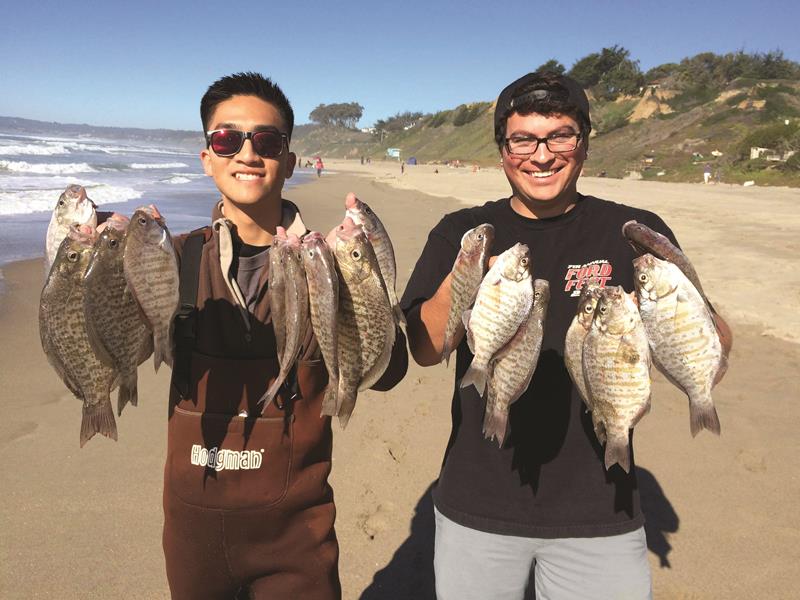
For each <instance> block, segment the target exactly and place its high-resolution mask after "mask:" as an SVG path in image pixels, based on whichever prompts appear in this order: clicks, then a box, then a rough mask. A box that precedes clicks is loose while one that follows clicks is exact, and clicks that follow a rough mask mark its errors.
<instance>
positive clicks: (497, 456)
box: [401, 196, 677, 538]
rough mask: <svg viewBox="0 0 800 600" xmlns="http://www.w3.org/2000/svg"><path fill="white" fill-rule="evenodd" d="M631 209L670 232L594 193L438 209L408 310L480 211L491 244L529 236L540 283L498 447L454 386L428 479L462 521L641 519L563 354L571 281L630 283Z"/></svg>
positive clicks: (556, 525)
mask: <svg viewBox="0 0 800 600" xmlns="http://www.w3.org/2000/svg"><path fill="white" fill-rule="evenodd" d="M631 219H635V220H636V221H638V222H640V223H643V224H645V225H647V226H649V227H650V228H651V229H654V230H655V231H658V232H660V233H663V234H664V235H666V236H667V237H669V239H670V240H672V241H673V243H677V242H675V238H674V236H673V234H672V232H671V231H670V230H669V228H668V227H667V226H666V224H665V223H664V222H663V221H662V220H661V219H660V218H659V217H658V216H657V215H655V214H654V213H651V212H648V211H645V210H640V209H636V208H631V207H629V206H624V205H622V204H616V203H614V202H609V201H606V200H601V199H599V198H594V197H592V196H581V197H580V199H579V201H578V202H577V204H576V205H575V207H574V208H573V209H572V210H571V211H569V212H567V213H565V214H563V215H560V216H558V217H553V218H550V219H528V218H525V217H523V216H521V215H519V214H518V213H516V212H514V210H513V209H512V208H511V204H510V201H509V199H508V198H505V199H502V200H497V201H495V202H488V203H486V204H484V205H483V206H479V207H474V208H466V209H463V210H460V211H457V212H454V213H451V214H449V215H446V216H445V217H444V218H443V219H442V220H441V221H440V222H439V224H438V225H437V226H436V227H435V228H434V229H433V230H432V231H431V233H430V235H429V236H428V242H427V244H426V245H425V248H424V249H423V251H422V255H421V256H420V258H419V260H418V261H417V264H416V267H415V268H414V272H413V273H412V275H411V278H410V280H409V282H408V285H407V287H406V290H405V293H404V294H403V299H402V302H401V305H402V307H403V309H404V310H405V311H406V312H408V311H409V310H410V309H411V308H413V307H414V306H416V305H418V304H420V303H422V302H424V301H425V300H427V299H428V298H430V297H431V296H433V294H434V293H435V292H436V290H437V289H438V287H439V285H440V284H441V282H442V280H443V279H444V278H445V277H446V276H447V274H448V273H449V272H450V270H451V269H452V267H453V262H454V261H455V259H456V255H457V254H458V251H459V248H460V242H461V237H462V236H463V234H464V233H465V232H466V231H467V230H469V229H472V228H473V227H476V226H477V225H480V224H481V223H491V224H492V225H494V228H495V241H494V247H493V249H492V251H491V254H492V255H494V256H496V255H498V254H500V253H501V252H503V251H505V250H507V249H508V248H510V247H511V246H513V245H514V244H515V243H517V242H522V243H525V244H527V245H528V248H530V251H531V257H532V263H533V276H534V277H535V278H540V279H546V280H547V281H548V282H549V283H550V305H549V308H548V311H547V319H546V321H545V328H544V339H543V343H542V350H541V354H540V356H539V363H538V365H537V368H536V372H535V374H534V376H533V379H532V381H531V384H530V386H529V387H528V389H527V390H526V392H525V393H524V394H523V395H522V396H521V397H520V398H519V400H517V402H515V403H514V404H513V405H512V406H511V414H510V418H509V435H508V437H507V439H506V442H505V444H504V446H503V448H502V449H500V448H498V447H497V442H496V441H494V440H487V439H485V438H484V436H483V433H482V424H483V415H484V410H485V406H486V403H485V401H484V400H482V399H481V398H480V397H479V396H478V393H477V391H476V390H475V388H474V386H469V387H467V388H466V389H460V388H459V387H458V386H457V385H456V386H455V391H454V393H453V402H452V418H453V429H452V433H451V435H450V440H449V442H448V445H447V450H446V451H445V457H444V461H443V463H442V470H441V474H440V476H439V481H438V484H437V486H436V488H435V490H434V502H435V504H436V507H437V508H438V509H439V511H441V512H442V513H443V514H444V515H445V516H447V517H448V518H449V519H451V520H453V521H456V522H457V523H460V524H462V525H464V526H466V527H471V528H473V529H478V530H481V531H487V532H492V533H500V534H508V535H518V536H528V537H541V538H558V537H596V536H606V535H618V534H622V533H627V532H629V531H633V530H634V529H637V528H638V527H640V526H641V525H642V524H643V523H644V517H643V515H642V513H641V510H640V506H639V495H638V490H637V483H636V472H635V470H634V469H631V473H630V475H628V474H626V473H625V472H624V471H622V469H620V468H619V467H617V466H614V467H612V468H611V470H610V471H608V472H606V470H605V468H604V466H603V447H602V446H601V445H600V444H599V443H598V442H597V439H596V438H595V434H594V431H593V429H592V421H591V416H590V415H589V413H587V412H586V410H585V407H584V404H583V401H582V400H581V398H580V396H579V395H578V392H577V390H576V389H575V387H574V385H573V384H572V380H571V379H570V377H569V374H568V372H567V369H566V367H565V365H564V337H565V336H566V333H567V329H568V328H569V325H570V323H571V322H572V318H573V316H574V315H575V311H576V308H577V301H578V295H579V291H578V290H579V287H580V285H581V284H580V283H579V282H581V281H583V280H586V279H588V278H598V279H599V281H600V282H601V283H602V284H604V285H622V286H623V287H624V288H625V290H626V291H629V292H630V291H632V290H633V265H632V260H633V259H634V258H635V256H636V254H635V252H634V251H633V249H632V248H631V246H630V245H629V244H628V242H627V241H626V240H625V239H624V238H623V236H622V225H623V224H624V223H625V222H626V221H629V220H631ZM471 361H472V354H471V353H470V351H469V348H468V347H467V344H466V341H463V340H462V342H461V344H460V346H459V347H458V354H457V360H456V373H455V380H456V382H457V381H459V380H460V379H461V378H462V377H463V375H464V373H465V372H466V370H467V367H468V366H469V364H470V362H471Z"/></svg>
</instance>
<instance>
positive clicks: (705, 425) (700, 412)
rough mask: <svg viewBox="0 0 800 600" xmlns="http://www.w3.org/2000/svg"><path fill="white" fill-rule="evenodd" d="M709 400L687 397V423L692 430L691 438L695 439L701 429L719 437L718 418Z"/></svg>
mask: <svg viewBox="0 0 800 600" xmlns="http://www.w3.org/2000/svg"><path fill="white" fill-rule="evenodd" d="M710 400H711V398H710V396H709V397H706V398H699V399H698V398H696V397H692V396H690V397H689V422H690V426H691V429H692V437H695V436H696V435H697V434H698V433H700V431H701V430H703V429H708V430H709V431H711V432H713V433H716V434H717V435H719V433H720V427H719V417H718V416H717V409H716V408H715V407H714V403H713V402H711V401H710Z"/></svg>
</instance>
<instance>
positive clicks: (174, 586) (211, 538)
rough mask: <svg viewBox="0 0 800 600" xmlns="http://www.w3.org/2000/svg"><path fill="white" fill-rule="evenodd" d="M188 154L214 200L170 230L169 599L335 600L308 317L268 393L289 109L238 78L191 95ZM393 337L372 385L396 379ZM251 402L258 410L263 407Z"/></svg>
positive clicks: (273, 366) (325, 454)
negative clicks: (200, 217) (198, 139)
mask: <svg viewBox="0 0 800 600" xmlns="http://www.w3.org/2000/svg"><path fill="white" fill-rule="evenodd" d="M200 113H201V116H202V121H203V131H204V133H205V139H206V147H205V148H204V149H203V150H202V152H201V153H200V158H201V161H202V164H203V169H204V171H205V173H206V175H209V176H211V177H212V178H213V179H214V183H215V184H216V186H217V189H218V190H219V193H220V200H219V201H218V202H217V203H216V205H215V206H214V209H213V211H212V215H211V221H212V224H211V225H210V226H207V227H204V228H202V229H199V230H196V231H194V232H192V233H189V234H184V235H181V236H178V237H176V238H175V246H176V249H177V251H178V254H179V256H180V262H181V265H180V273H181V286H180V287H181V306H182V307H184V308H182V311H181V313H179V316H178V318H176V321H175V331H176V334H175V340H176V342H175V359H174V365H173V370H172V382H171V383H172V385H171V388H170V398H169V424H168V428H167V458H166V468H165V473H164V502H163V506H164V532H163V548H164V555H165V559H166V573H167V581H168V582H169V587H170V592H171V595H172V598H173V599H179V600H196V599H198V598H230V599H232V600H233V599H234V598H248V599H258V600H265V599H272V598H302V599H304V600H305V599H314V600H338V599H340V598H341V586H340V583H339V572H338V557H339V546H338V542H337V540H336V533H335V531H334V517H335V514H336V509H335V506H334V502H333V491H332V489H331V486H330V485H329V483H328V474H329V473H330V470H331V445H332V432H331V419H330V417H320V409H321V406H322V399H323V396H324V394H325V390H326V387H327V382H328V373H327V370H326V368H325V365H324V363H323V361H322V360H321V353H320V350H319V345H318V343H317V341H316V338H315V336H314V334H313V331H312V329H311V326H310V321H308V322H306V323H302V324H300V326H301V327H302V329H303V330H304V331H306V332H307V334H306V337H305V339H304V342H303V345H302V348H301V351H300V358H299V361H298V362H297V365H296V367H295V368H294V369H293V370H292V372H291V373H290V376H289V378H288V379H287V381H286V383H285V384H284V386H283V387H282V388H281V390H280V391H279V393H278V396H277V397H276V398H275V400H274V401H273V402H270V403H269V404H268V405H267V406H266V407H262V405H260V404H259V399H260V398H261V397H262V395H263V394H264V392H265V391H266V390H267V387H268V384H270V383H271V382H272V381H274V380H275V378H276V377H277V375H278V372H279V364H278V360H277V358H276V356H275V353H276V350H275V348H276V339H275V333H274V329H273V323H272V316H271V313H270V305H271V303H270V293H271V290H270V289H267V281H268V270H269V253H270V247H271V245H272V242H273V239H274V236H275V235H276V233H277V229H278V227H283V228H284V229H285V230H286V231H287V233H288V234H290V235H291V234H294V235H297V236H302V235H305V234H306V233H307V227H306V225H305V224H304V222H303V219H302V217H301V215H300V211H299V209H298V207H297V206H295V205H294V204H293V203H292V202H289V201H288V200H285V199H283V198H282V191H283V186H284V181H285V180H286V179H288V178H289V177H291V176H292V172H293V170H294V167H295V164H296V158H297V157H296V156H295V155H294V153H293V152H291V151H290V149H289V147H290V146H289V145H290V142H291V137H292V128H293V124H294V114H293V111H292V107H291V105H290V104H289V101H288V99H287V98H286V96H285V95H284V94H283V92H282V91H281V89H280V88H279V87H278V86H277V85H276V84H275V83H274V82H272V81H271V80H270V79H268V78H266V77H264V76H262V75H260V74H258V73H237V74H234V75H229V76H226V77H223V78H221V79H219V80H218V81H216V82H214V83H213V84H212V85H211V86H210V87H209V88H208V90H207V91H206V93H205V95H204V96H203V98H202V100H201V102H200ZM405 354H406V350H405V338H404V337H403V336H402V334H399V336H398V342H397V343H396V344H395V348H394V352H393V354H392V360H391V362H390V365H389V367H388V368H387V370H386V373H385V374H384V376H383V378H382V379H381V380H380V381H379V382H378V383H377V384H376V385H375V386H374V389H388V388H390V387H392V386H393V385H395V384H396V383H397V382H398V381H399V380H400V379H401V378H402V376H403V375H404V373H405V370H406V366H407V358H406V356H405ZM262 408H263V414H262Z"/></svg>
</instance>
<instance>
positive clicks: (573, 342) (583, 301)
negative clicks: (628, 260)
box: [564, 283, 601, 410]
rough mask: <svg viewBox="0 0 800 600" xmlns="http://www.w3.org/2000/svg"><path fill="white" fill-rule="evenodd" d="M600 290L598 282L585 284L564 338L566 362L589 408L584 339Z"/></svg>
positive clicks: (590, 324) (590, 407)
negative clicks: (584, 367)
mask: <svg viewBox="0 0 800 600" xmlns="http://www.w3.org/2000/svg"><path fill="white" fill-rule="evenodd" d="M600 291H601V288H600V286H599V285H598V284H596V283H588V284H587V285H585V286H583V289H581V295H580V298H579V299H578V310H577V311H576V312H575V316H574V317H573V319H572V323H570V326H569V329H567V335H566V338H565V339H564V364H565V365H566V367H567V371H568V372H569V375H570V377H571V378H572V382H573V383H574V384H575V387H576V388H577V389H578V393H579V394H580V396H581V398H582V399H583V402H584V403H585V404H586V407H587V409H588V410H592V405H591V404H590V403H589V394H588V393H587V391H586V380H585V378H584V376H583V341H584V339H586V334H587V333H589V328H590V327H591V326H592V319H593V318H594V310H595V307H596V306H597V300H598V299H599V298H600Z"/></svg>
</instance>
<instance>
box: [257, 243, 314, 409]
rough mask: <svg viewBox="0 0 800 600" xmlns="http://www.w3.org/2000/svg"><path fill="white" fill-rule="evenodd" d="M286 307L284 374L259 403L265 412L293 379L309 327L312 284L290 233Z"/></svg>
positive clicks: (287, 251)
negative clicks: (309, 294) (309, 301)
mask: <svg viewBox="0 0 800 600" xmlns="http://www.w3.org/2000/svg"><path fill="white" fill-rule="evenodd" d="M284 246H285V248H284V253H285V254H284V260H285V262H284V267H285V272H284V275H283V276H284V306H285V317H286V325H285V327H286V339H285V343H284V347H283V352H282V353H281V354H280V355H279V359H280V365H281V368H280V371H279V372H278V377H277V378H276V379H275V380H274V381H273V382H272V385H270V387H269V389H268V390H267V392H266V394H264V396H263V397H262V398H261V399H260V400H259V402H263V403H264V408H263V409H262V412H263V410H265V409H266V407H267V405H268V404H269V403H270V402H272V400H273V398H275V396H276V395H277V394H278V391H279V390H280V388H281V386H282V385H283V382H284V381H286V378H287V377H288V376H289V372H290V371H291V370H292V367H293V366H294V363H295V362H296V361H297V357H298V355H299V354H300V350H301V348H302V344H303V339H304V338H305V334H306V327H307V326H308V284H307V283H306V275H305V269H304V268H303V257H302V256H301V252H300V238H298V237H297V236H296V235H294V234H293V233H290V234H289V236H288V239H287V240H286V242H285V244H284Z"/></svg>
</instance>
